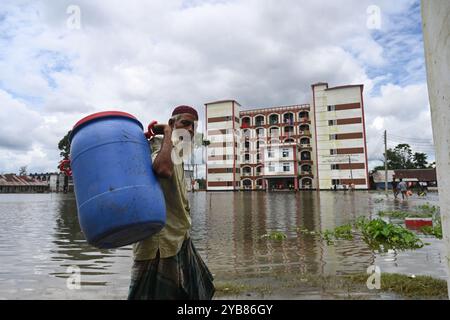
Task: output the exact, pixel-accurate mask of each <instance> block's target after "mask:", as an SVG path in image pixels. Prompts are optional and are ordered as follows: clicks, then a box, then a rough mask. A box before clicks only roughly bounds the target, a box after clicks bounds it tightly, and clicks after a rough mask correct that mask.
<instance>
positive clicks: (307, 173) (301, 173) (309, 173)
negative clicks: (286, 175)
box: [300, 171, 314, 177]
mask: <svg viewBox="0 0 450 320" xmlns="http://www.w3.org/2000/svg"><path fill="white" fill-rule="evenodd" d="M300 176H301V177H313V176H314V175H313V173H312V171H300Z"/></svg>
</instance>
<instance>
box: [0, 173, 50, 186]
mask: <svg viewBox="0 0 450 320" xmlns="http://www.w3.org/2000/svg"><path fill="white" fill-rule="evenodd" d="M47 185H48V183H47V181H39V180H36V179H33V178H31V177H29V176H17V175H15V174H4V175H0V186H2V187H5V186H7V187H20V186H24V187H27V186H31V187H33V186H47Z"/></svg>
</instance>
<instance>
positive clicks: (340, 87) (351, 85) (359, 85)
mask: <svg viewBox="0 0 450 320" xmlns="http://www.w3.org/2000/svg"><path fill="white" fill-rule="evenodd" d="M353 87H362V88H364V85H363V84H348V85H345V86H337V87H331V88H326V89H325V90H326V91H328V90H334V89H344V88H353Z"/></svg>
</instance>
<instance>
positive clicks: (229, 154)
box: [205, 83, 369, 191]
mask: <svg viewBox="0 0 450 320" xmlns="http://www.w3.org/2000/svg"><path fill="white" fill-rule="evenodd" d="M312 91H313V92H312V98H313V101H312V104H301V105H292V106H280V107H269V108H258V109H250V110H243V109H242V107H241V105H240V104H239V103H238V102H237V101H235V100H222V101H215V102H209V103H206V104H205V108H206V110H205V111H206V112H205V116H206V139H207V140H209V142H210V144H209V145H208V147H207V165H206V180H207V190H210V191H213V190H217V191H219V190H305V189H306V190H311V189H331V188H333V187H334V185H336V187H337V188H338V189H340V188H343V186H344V185H345V186H346V187H350V186H352V187H354V188H355V189H368V182H369V181H368V170H367V148H366V135H365V127H364V108H363V97H362V91H363V85H349V86H342V87H334V88H328V84H326V83H317V84H314V85H312Z"/></svg>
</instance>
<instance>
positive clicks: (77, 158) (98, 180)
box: [70, 111, 166, 248]
mask: <svg viewBox="0 0 450 320" xmlns="http://www.w3.org/2000/svg"><path fill="white" fill-rule="evenodd" d="M70 140H71V148H70V166H71V169H72V175H73V182H74V188H75V197H76V202H77V207H78V218H79V222H80V226H81V229H82V231H83V233H84V235H85V237H86V240H87V242H88V243H90V244H91V245H93V246H96V247H98V248H116V247H121V246H125V245H128V244H131V243H134V242H137V241H139V240H142V239H144V238H147V237H149V236H151V235H153V234H155V233H157V232H158V231H160V230H161V229H162V228H163V227H164V224H165V221H166V208H165V203H164V195H163V193H162V190H161V187H160V185H159V183H158V181H157V179H156V177H155V175H154V173H153V170H152V163H151V150H150V147H149V145H148V142H147V139H146V138H145V136H144V132H143V127H142V124H141V123H140V122H139V121H138V120H137V119H136V118H135V117H133V116H132V115H130V114H128V113H125V112H118V111H107V112H99V113H95V114H92V115H90V116H88V117H85V118H83V119H81V120H80V121H78V122H77V124H76V125H75V126H74V128H73V130H72V133H71V136H70Z"/></svg>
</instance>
